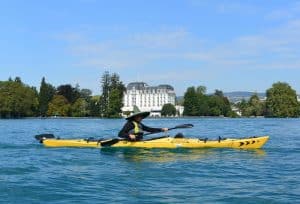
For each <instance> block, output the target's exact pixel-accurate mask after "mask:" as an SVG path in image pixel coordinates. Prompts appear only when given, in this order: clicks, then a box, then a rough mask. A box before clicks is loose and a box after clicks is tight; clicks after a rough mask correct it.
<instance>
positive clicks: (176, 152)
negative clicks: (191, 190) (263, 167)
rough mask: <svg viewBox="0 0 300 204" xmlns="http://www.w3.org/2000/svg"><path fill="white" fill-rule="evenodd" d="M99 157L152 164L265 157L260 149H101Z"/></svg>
mask: <svg viewBox="0 0 300 204" xmlns="http://www.w3.org/2000/svg"><path fill="white" fill-rule="evenodd" d="M100 153H101V155H103V156H111V157H112V158H111V159H115V158H113V157H116V158H121V159H124V160H125V161H129V162H154V163H165V162H175V161H197V160H205V159H210V158H215V157H217V156H225V158H224V159H226V156H227V157H228V158H230V157H232V155H233V154H234V155H237V154H243V155H245V154H246V155H247V156H249V157H251V158H261V157H264V156H265V155H266V152H265V151H264V150H262V149H253V150H239V149H213V148H204V149H183V148H178V149H146V148H102V149H101V150H100Z"/></svg>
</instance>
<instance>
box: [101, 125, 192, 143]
mask: <svg viewBox="0 0 300 204" xmlns="http://www.w3.org/2000/svg"><path fill="white" fill-rule="evenodd" d="M192 127H194V125H193V124H182V125H177V126H175V127H172V128H168V131H169V130H175V129H183V128H192ZM157 133H160V132H150V133H146V134H144V135H143V136H146V135H152V134H157ZM121 140H123V139H118V138H115V139H111V140H108V141H104V142H100V144H101V146H102V147H107V146H111V145H114V144H116V143H117V142H119V141H121Z"/></svg>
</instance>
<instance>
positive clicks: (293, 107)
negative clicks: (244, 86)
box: [236, 82, 300, 118]
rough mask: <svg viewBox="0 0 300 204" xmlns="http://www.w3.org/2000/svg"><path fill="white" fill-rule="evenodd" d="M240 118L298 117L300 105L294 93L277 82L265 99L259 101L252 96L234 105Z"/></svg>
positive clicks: (283, 83) (287, 85) (288, 87)
mask: <svg viewBox="0 0 300 204" xmlns="http://www.w3.org/2000/svg"><path fill="white" fill-rule="evenodd" d="M236 106H237V108H238V109H239V111H240V112H241V115H242V116H246V117H250V116H264V117H279V118H284V117H291V118H295V117H299V116H300V103H299V102H298V101H297V94H296V91H295V90H294V89H293V88H292V87H291V86H290V85H289V84H288V83H285V82H277V83H274V84H273V85H272V87H271V88H269V89H268V90H267V91H266V99H265V100H259V97H258V96H257V95H256V94H254V95H253V96H251V98H250V99H249V101H245V100H242V101H241V102H239V103H237V104H236Z"/></svg>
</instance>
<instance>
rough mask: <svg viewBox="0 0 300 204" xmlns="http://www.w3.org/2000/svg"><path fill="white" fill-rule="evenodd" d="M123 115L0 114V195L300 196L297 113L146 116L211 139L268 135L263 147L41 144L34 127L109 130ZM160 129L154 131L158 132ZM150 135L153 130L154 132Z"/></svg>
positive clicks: (262, 199) (263, 199) (74, 132)
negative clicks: (279, 115) (49, 116)
mask: <svg viewBox="0 0 300 204" xmlns="http://www.w3.org/2000/svg"><path fill="white" fill-rule="evenodd" d="M123 123H124V120H123V119H20V120H0V155H1V159H0V202H3V203H106V202H109V203H117V202H120V203H182V202H186V203H216V202H217V203H299V202H300V119H264V118H249V119H227V118H174V119H146V120H145V121H144V123H145V124H147V125H149V126H154V127H173V126H175V125H178V124H184V123H192V124H194V125H195V127H194V128H192V129H183V130H174V131H170V132H169V134H172V135H174V134H176V133H177V132H178V131H180V132H182V133H183V134H184V135H185V136H187V137H198V138H200V137H201V138H205V137H207V138H210V139H216V138H217V137H218V136H221V137H235V138H238V137H243V136H255V135H269V136H270V140H269V141H268V143H267V144H266V145H265V146H264V147H263V149H261V150H233V149H198V150H184V149H175V150H157V149H156V150H146V149H140V150H139V149H127V150H126V149H119V150H117V149H115V150H112V149H103V150H100V149H77V148H61V149H59V148H45V147H43V146H42V145H41V144H39V143H38V142H37V141H36V140H35V139H34V135H36V134H41V133H53V134H55V135H56V136H59V137H61V138H88V137H96V138H97V137H99V138H100V137H101V138H103V137H104V138H111V137H114V136H115V135H117V133H118V130H119V129H120V128H121V127H122V125H123ZM158 135H159V134H158ZM158 135H154V136H158Z"/></svg>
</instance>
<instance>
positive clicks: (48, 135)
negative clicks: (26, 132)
mask: <svg viewBox="0 0 300 204" xmlns="http://www.w3.org/2000/svg"><path fill="white" fill-rule="evenodd" d="M34 138H35V139H36V140H38V141H42V140H44V139H51V138H55V136H54V135H53V134H40V135H36V136H34Z"/></svg>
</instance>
